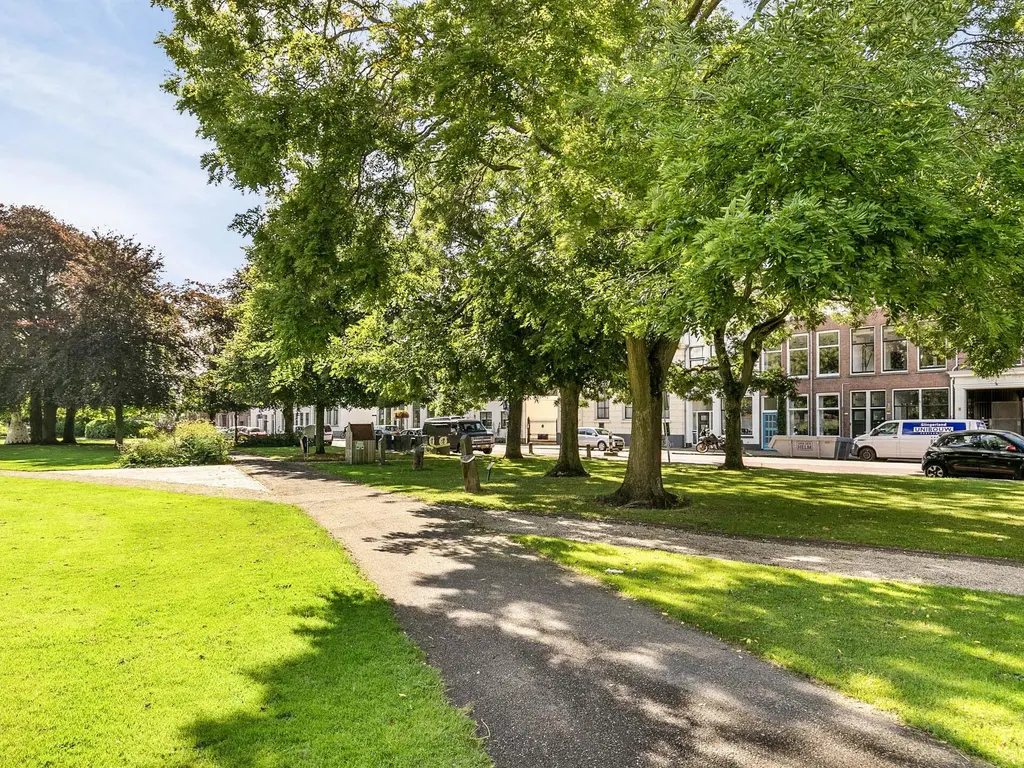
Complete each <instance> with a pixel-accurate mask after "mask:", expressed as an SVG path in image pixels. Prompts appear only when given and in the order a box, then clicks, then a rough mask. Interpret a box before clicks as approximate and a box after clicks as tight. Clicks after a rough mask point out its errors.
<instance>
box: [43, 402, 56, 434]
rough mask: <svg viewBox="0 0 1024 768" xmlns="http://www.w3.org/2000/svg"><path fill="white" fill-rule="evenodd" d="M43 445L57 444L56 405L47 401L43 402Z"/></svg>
mask: <svg viewBox="0 0 1024 768" xmlns="http://www.w3.org/2000/svg"><path fill="white" fill-rule="evenodd" d="M41 442H42V444H43V445H56V444H57V404H56V403H54V402H52V401H51V400H49V399H46V400H45V401H44V402H43V439H42V441H41Z"/></svg>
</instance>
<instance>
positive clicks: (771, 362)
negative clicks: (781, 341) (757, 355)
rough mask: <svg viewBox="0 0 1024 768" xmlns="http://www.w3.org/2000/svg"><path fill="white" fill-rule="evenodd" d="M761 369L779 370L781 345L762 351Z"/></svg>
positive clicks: (780, 367)
mask: <svg viewBox="0 0 1024 768" xmlns="http://www.w3.org/2000/svg"><path fill="white" fill-rule="evenodd" d="M761 370H763V371H781V370H782V347H781V346H779V347H775V349H766V350H765V351H764V353H763V361H762V363H761Z"/></svg>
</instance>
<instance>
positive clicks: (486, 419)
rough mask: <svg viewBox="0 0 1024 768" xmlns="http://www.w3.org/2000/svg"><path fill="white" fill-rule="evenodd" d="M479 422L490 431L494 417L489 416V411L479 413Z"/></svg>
mask: <svg viewBox="0 0 1024 768" xmlns="http://www.w3.org/2000/svg"><path fill="white" fill-rule="evenodd" d="M480 422H481V423H482V424H483V425H484V426H485V427H487V428H488V429H490V428H491V427H493V426H494V416H492V415H491V412H490V411H480Z"/></svg>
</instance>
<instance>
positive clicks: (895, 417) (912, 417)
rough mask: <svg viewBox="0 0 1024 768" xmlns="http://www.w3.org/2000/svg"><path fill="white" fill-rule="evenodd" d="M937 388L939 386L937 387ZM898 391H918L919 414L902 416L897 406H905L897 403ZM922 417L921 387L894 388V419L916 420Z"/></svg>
mask: <svg viewBox="0 0 1024 768" xmlns="http://www.w3.org/2000/svg"><path fill="white" fill-rule="evenodd" d="M928 389H933V387H928ZM935 389H937V387H935ZM897 392H917V416H902V415H900V414H899V413H898V412H897V410H896V409H897V408H902V407H904V406H900V405H897V403H896V393H897ZM920 418H921V388H920V387H916V388H915V387H906V388H903V389H893V391H892V421H908V420H909V421H915V420H918V419H920Z"/></svg>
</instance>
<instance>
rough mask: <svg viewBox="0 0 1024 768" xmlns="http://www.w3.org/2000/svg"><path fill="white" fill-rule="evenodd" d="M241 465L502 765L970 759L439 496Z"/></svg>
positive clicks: (788, 767) (554, 767)
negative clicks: (464, 515)
mask: <svg viewBox="0 0 1024 768" xmlns="http://www.w3.org/2000/svg"><path fill="white" fill-rule="evenodd" d="M238 465H239V466H241V467H242V468H243V469H245V470H246V471H247V472H249V473H250V474H251V475H252V476H253V477H254V478H255V479H257V480H259V481H260V482H261V483H263V484H264V485H266V486H267V487H268V488H269V489H270V490H271V492H272V495H273V496H274V498H275V499H276V500H279V501H284V502H288V503H292V504H296V505H298V506H299V507H301V508H302V509H304V510H305V511H306V512H307V514H309V515H310V516H311V517H313V518H314V519H315V520H317V521H318V522H319V523H320V524H321V525H322V526H323V527H324V528H326V529H327V531H329V532H330V534H331V535H332V536H334V537H335V538H336V539H337V540H338V541H340V542H341V543H342V544H344V545H345V547H347V548H348V550H349V551H350V552H351V553H352V555H353V556H354V557H355V559H356V560H357V561H358V563H359V565H360V566H361V567H362V569H363V571H364V572H365V573H366V574H367V576H369V578H370V579H372V580H373V581H374V582H375V583H376V584H377V585H378V587H379V588H380V590H381V591H382V593H383V594H384V595H386V596H387V597H388V598H389V599H390V600H391V601H392V602H393V604H394V606H395V610H396V613H397V615H398V618H399V621H400V622H401V624H402V627H403V628H404V629H405V631H406V632H407V633H408V634H409V635H410V636H411V637H412V639H413V640H414V641H415V642H416V643H417V644H418V645H419V646H420V647H421V648H422V649H423V650H424V651H425V652H426V654H427V658H428V661H429V662H430V663H431V664H432V665H434V666H435V667H437V668H438V669H439V670H440V671H441V673H442V675H443V676H444V679H445V681H446V684H447V686H448V694H449V697H450V698H451V700H452V702H453V703H454V704H456V705H457V706H465V707H468V708H469V709H470V711H471V714H472V716H473V718H474V719H475V720H476V722H477V724H478V732H479V734H480V735H481V736H483V737H484V738H485V745H486V748H487V751H488V753H489V754H490V755H491V757H492V758H493V760H494V762H495V765H496V766H498V768H597V767H598V766H602V767H603V766H615V767H616V768H628V767H630V766H637V767H640V766H643V767H644V768H648V767H650V768H655V767H660V766H687V767H688V768H768V767H769V766H770V767H771V768H820V767H821V766H829V768H869V767H870V768H952V767H953V766H969V765H976V763H974V762H973V761H971V760H969V759H967V758H965V757H964V756H963V755H961V754H959V753H957V752H956V751H954V750H953V749H951V748H949V747H947V746H944V745H941V744H939V743H938V742H935V741H934V740H931V739H930V738H928V737H927V736H925V735H924V734H922V733H921V732H918V731H915V730H912V729H909V728H905V727H903V726H900V725H899V724H897V723H896V722H894V721H893V720H892V719H891V718H889V717H887V716H885V715H883V714H881V713H879V712H876V711H875V710H873V709H872V708H870V707H868V706H866V705H863V704H859V703H856V702H854V701H851V700H849V699H847V698H845V697H843V696H841V695H839V694H837V693H835V692H833V691H831V690H828V689H826V688H824V687H822V686H818V685H815V684H814V683H812V682H810V681H808V680H806V679H803V678H801V677H798V676H796V675H792V674H789V673H787V672H785V671H784V670H782V669H779V668H777V667H774V666H771V665H769V664H767V663H765V662H763V661H760V660H758V659H756V658H754V657H752V656H750V655H749V654H747V653H745V652H744V651H742V650H740V649H737V648H734V647H732V646H729V645H727V644H725V643H723V642H721V641H719V640H717V639H715V638H713V637H711V636H710V635H707V634H704V633H702V632H698V631H696V630H694V629H691V628H689V627H686V626H684V625H681V624H679V623H677V622H672V621H669V620H667V619H666V618H664V617H662V616H660V615H659V614H658V613H657V612H655V611H653V610H651V609H649V608H647V607H645V606H643V605H640V604H639V603H636V602H633V601H629V600H624V599H622V598H620V597H618V596H616V595H615V594H613V593H612V592H610V591H608V590H606V589H604V588H602V587H601V586H599V585H598V584H597V583H595V582H593V581H590V580H587V579H584V578H581V577H578V576H576V575H573V574H571V573H569V572H567V571H565V570H563V569H561V568H559V567H558V566H556V565H555V564H553V563H551V562H548V561H545V560H542V559H539V558H537V557H536V556H534V555H532V554H530V553H529V552H528V551H526V550H524V549H522V548H520V547H518V546H516V545H514V544H512V543H511V542H510V541H509V540H508V539H507V538H505V537H503V536H501V535H499V534H496V533H494V532H491V531H487V530H484V529H482V528H480V527H479V526H477V525H475V524H474V523H472V522H471V521H464V520H457V519H451V514H450V511H444V510H439V509H437V508H434V507H431V506H429V505H426V504H424V503H421V502H417V501H414V500H412V499H409V498H407V497H403V496H399V495H395V494H388V493H384V492H382V491H379V490H376V489H374V488H372V487H368V486H359V485H354V484H349V483H345V482H343V481H340V480H338V479H335V478H329V477H326V476H325V475H323V474H320V473H317V472H316V471H315V470H313V469H308V468H305V467H296V466H294V465H286V464H282V463H279V462H273V461H268V460H261V459H256V458H241V459H239V460H238Z"/></svg>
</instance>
